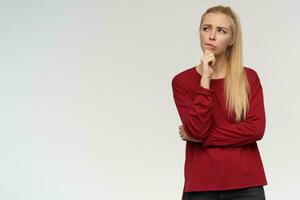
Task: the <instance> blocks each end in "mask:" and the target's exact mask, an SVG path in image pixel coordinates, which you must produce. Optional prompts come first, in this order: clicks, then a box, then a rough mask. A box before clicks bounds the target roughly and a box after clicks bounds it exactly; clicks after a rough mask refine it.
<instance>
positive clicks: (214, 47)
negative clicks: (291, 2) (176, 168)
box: [172, 6, 267, 200]
mask: <svg viewBox="0 0 300 200" xmlns="http://www.w3.org/2000/svg"><path fill="white" fill-rule="evenodd" d="M199 32H200V43H201V49H202V51H203V52H204V54H203V57H202V59H201V63H200V64H199V65H197V66H193V67H191V68H189V69H186V70H184V71H182V72H180V73H178V74H177V75H176V76H175V77H174V78H173V79H172V89H173V96H174V101H175V104H176V108H177V110H178V113H179V116H180V119H181V122H182V125H181V126H179V134H180V137H181V138H182V140H184V141H186V158H185V166H184V178H185V182H184V189H183V194H182V199H184V200H218V199H219V200H221V199H222V200H225V199H226V200H264V199H265V193H264V188H263V186H264V185H267V180H266V176H265V172H264V167H263V163H262V160H261V157H260V153H259V150H258V146H257V143H256V141H258V140H261V139H262V137H263V135H264V132H265V110H264V100H263V89H262V86H261V83H260V79H259V77H258V75H257V73H256V72H255V70H253V69H251V68H249V67H245V66H243V60H242V34H241V26H240V23H239V19H238V16H237V15H236V14H235V12H233V11H232V9H231V8H230V7H224V6H215V7H211V8H209V9H207V11H206V12H205V13H204V14H203V15H202V18H201V23H200V27H199Z"/></svg>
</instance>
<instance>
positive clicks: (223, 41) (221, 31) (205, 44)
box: [200, 13, 232, 55]
mask: <svg viewBox="0 0 300 200" xmlns="http://www.w3.org/2000/svg"><path fill="white" fill-rule="evenodd" d="M231 21H232V19H231V18H230V17H229V16H227V15H226V14H223V13H207V14H206V15H205V16H204V18H203V21H202V24H201V26H200V45H201V49H202V51H203V52H205V50H209V51H210V52H212V53H213V54H215V55H221V54H223V53H225V52H226V49H227V47H228V46H229V45H230V44H231V35H232V33H231V30H230V25H231Z"/></svg>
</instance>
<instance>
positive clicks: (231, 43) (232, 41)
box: [228, 39, 234, 47]
mask: <svg viewBox="0 0 300 200" xmlns="http://www.w3.org/2000/svg"><path fill="white" fill-rule="evenodd" d="M233 44H234V40H233V39H232V40H231V41H230V43H229V45H228V46H229V47H230V46H232V45H233Z"/></svg>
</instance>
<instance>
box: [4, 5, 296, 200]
mask: <svg viewBox="0 0 300 200" xmlns="http://www.w3.org/2000/svg"><path fill="white" fill-rule="evenodd" d="M217 4H223V5H228V6H231V7H232V9H233V10H235V11H236V12H237V13H238V15H239V16H240V19H241V23H242V31H243V39H244V43H243V44H244V64H245V66H248V67H252V68H253V69H255V70H256V71H257V72H258V74H259V76H260V79H261V82H262V85H263V89H264V96H265V107H266V115H267V128H266V132H265V135H264V138H263V139H262V140H261V141H259V142H258V145H259V148H260V152H261V156H262V159H263V162H264V166H265V171H266V175H267V180H268V183H269V184H268V185H267V186H265V192H266V197H267V199H272V200H282V199H296V198H298V197H299V195H300V192H299V185H300V181H299V179H300V172H299V170H298V168H299V165H300V156H299V153H300V151H299V139H300V136H299V134H300V130H299V117H298V115H299V108H300V106H299V103H298V102H299V101H300V95H299V89H300V88H299V87H300V84H299V83H300V81H299V72H300V70H299V67H300V61H299V52H300V45H299V44H300V39H299V35H300V30H299V22H300V14H299V10H300V3H299V1H296V0H295V1H291V0H290V1H286V0H285V1H283V0H282V1H255V0H253V1H208V0H207V1H200V0H198V1H196V0H191V1H182V0H172V1H171V0H166V1H159V0H151V1H143V0H127V1H121V0H118V1H113V0H111V1H109V0H100V1H99V0H98V1H97V0H93V1H92V0H53V1H46V0H39V1H37V0H36V1H34V0H28V1H14V0H10V1H9V0H7V1H5V0H1V1H0V23H1V24H0V25H1V26H0V28H1V37H0V38H1V39H0V41H1V43H0V95H1V98H0V124H1V125H0V158H1V162H0V199H1V200H2V199H3V200H41V199H42V200H53V199H56V200H69V199H73V200H83V199H89V200H93V199H95V200H96V199H97V200H98V199H107V200H118V199H122V200H154V199H170V200H173V199H180V197H181V192H182V188H183V166H184V165H183V164H184V150H185V142H183V141H181V139H180V137H179V134H178V126H179V125H180V120H179V116H178V113H177V110H176V108H175V104H174V101H173V97H172V91H171V79H172V78H173V76H174V75H175V74H177V73H179V72H180V71H183V70H184V69H187V68H189V67H192V66H194V65H195V64H198V62H199V60H200V57H201V56H202V51H201V49H200V45H199V39H198V33H197V30H198V26H199V23H200V17H201V15H202V13H203V12H204V11H205V10H206V9H207V8H208V7H210V6H214V5H217Z"/></svg>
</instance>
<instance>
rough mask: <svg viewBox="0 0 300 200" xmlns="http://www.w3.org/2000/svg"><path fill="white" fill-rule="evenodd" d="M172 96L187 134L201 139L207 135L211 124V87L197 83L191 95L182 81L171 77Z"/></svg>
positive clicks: (212, 94)
mask: <svg viewBox="0 0 300 200" xmlns="http://www.w3.org/2000/svg"><path fill="white" fill-rule="evenodd" d="M172 90H173V97H174V101H175V105H176V108H177V111H178V113H179V116H180V119H181V122H182V124H183V126H184V129H185V131H186V133H187V134H188V135H190V136H191V137H193V138H195V139H198V140H202V139H203V138H205V137H206V136H207V133H208V130H209V129H210V127H211V124H212V111H213V108H212V106H213V105H212V104H213V97H214V90H213V89H206V88H204V87H202V86H200V84H199V85H197V87H196V95H195V97H192V96H191V94H190V93H189V90H188V89H187V86H186V84H184V83H183V81H181V80H178V79H176V77H175V78H173V80H172Z"/></svg>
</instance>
